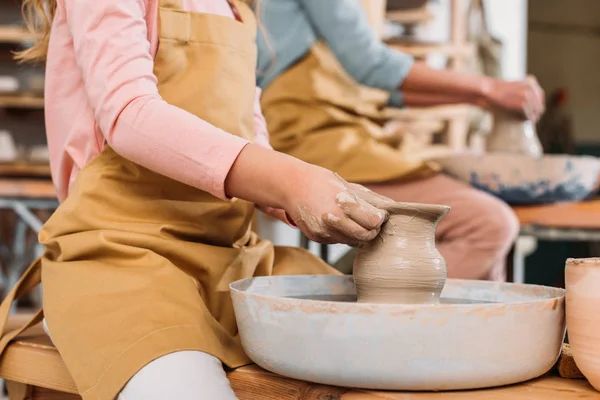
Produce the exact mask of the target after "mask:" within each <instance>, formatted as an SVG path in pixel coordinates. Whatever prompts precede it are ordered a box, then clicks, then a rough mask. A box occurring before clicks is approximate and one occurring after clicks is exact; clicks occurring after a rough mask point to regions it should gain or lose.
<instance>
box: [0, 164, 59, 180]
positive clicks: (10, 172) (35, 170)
mask: <svg viewBox="0 0 600 400" xmlns="http://www.w3.org/2000/svg"><path fill="white" fill-rule="evenodd" d="M0 177H10V178H13V177H37V178H47V179H49V178H50V165H48V164H31V163H0Z"/></svg>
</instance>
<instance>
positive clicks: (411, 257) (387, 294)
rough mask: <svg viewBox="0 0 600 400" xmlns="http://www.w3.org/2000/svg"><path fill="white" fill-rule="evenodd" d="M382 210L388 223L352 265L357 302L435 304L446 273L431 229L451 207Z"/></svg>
mask: <svg viewBox="0 0 600 400" xmlns="http://www.w3.org/2000/svg"><path fill="white" fill-rule="evenodd" d="M384 209H385V210H386V211H387V212H388V213H389V220H388V221H387V222H386V223H385V224H384V225H383V227H382V229H381V232H380V234H379V236H378V237H377V238H376V239H375V240H373V241H371V242H368V243H366V244H364V245H363V246H362V248H361V249H360V251H359V253H358V255H357V257H356V260H355V261H354V281H355V284H356V292H357V296H358V302H360V303H396V304H438V303H439V301H440V293H441V292H442V288H443V287H444V284H445V282H446V277H447V271H446V262H445V260H444V258H443V257H442V256H441V254H440V253H439V251H438V250H437V248H436V247H435V231H436V227H437V224H438V222H439V220H440V219H441V218H442V217H443V216H444V215H446V214H447V213H448V211H449V210H450V207H448V206H442V205H435V204H417V203H393V204H389V205H385V208H384Z"/></svg>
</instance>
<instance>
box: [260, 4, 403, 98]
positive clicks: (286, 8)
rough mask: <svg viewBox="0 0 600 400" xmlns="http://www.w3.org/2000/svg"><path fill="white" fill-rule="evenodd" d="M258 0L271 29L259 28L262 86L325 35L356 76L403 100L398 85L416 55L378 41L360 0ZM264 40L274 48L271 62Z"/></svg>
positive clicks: (328, 42)
mask: <svg viewBox="0 0 600 400" xmlns="http://www.w3.org/2000/svg"><path fill="white" fill-rule="evenodd" d="M260 1H261V2H262V3H261V6H260V8H261V15H259V16H258V17H259V18H260V21H261V23H262V25H263V27H264V29H265V31H266V32H267V38H265V37H264V35H263V34H262V32H260V31H259V34H258V38H257V45H258V72H259V77H258V85H259V86H260V87H262V88H265V87H267V86H268V85H269V83H270V82H271V81H273V80H274V79H275V78H276V77H277V76H278V75H279V74H281V73H282V72H284V71H285V70H287V69H288V68H289V67H290V66H291V65H292V64H294V63H295V62H296V61H297V60H299V59H300V58H302V57H303V56H304V55H305V54H307V53H308V51H309V50H310V49H311V47H312V46H313V44H314V43H315V42H316V41H317V40H321V39H322V40H324V41H325V42H326V43H327V44H328V45H329V48H330V49H331V50H332V51H333V53H334V54H335V55H336V57H337V59H338V60H339V61H340V63H341V64H342V66H343V67H344V69H345V70H346V71H347V72H348V74H349V75H350V76H352V78H354V80H355V81H357V82H359V83H361V84H363V85H365V86H370V87H374V88H378V89H383V90H386V91H388V92H390V93H391V97H390V104H392V105H394V106H397V107H399V106H401V105H402V94H401V93H400V92H399V91H397V88H398V86H400V84H401V83H402V81H403V80H404V78H405V77H406V75H407V74H408V72H409V71H410V69H411V67H412V65H413V58H412V57H411V56H410V55H407V54H404V53H401V52H399V51H396V50H393V49H390V48H389V47H387V46H386V45H385V44H383V43H382V42H381V41H380V40H379V38H378V37H377V35H376V33H375V32H374V30H373V29H372V28H371V26H370V25H369V21H368V19H367V16H366V13H365V12H364V10H363V8H362V5H361V4H360V2H359V1H358V0H260ZM266 41H268V42H269V44H270V46H271V47H272V48H273V50H275V53H276V57H275V65H273V66H272V65H271V64H272V62H273V54H272V53H271V51H270V50H269V47H268V45H267V42H266ZM261 71H262V72H265V71H268V74H261Z"/></svg>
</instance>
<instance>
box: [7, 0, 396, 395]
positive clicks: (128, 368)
mask: <svg viewBox="0 0 600 400" xmlns="http://www.w3.org/2000/svg"><path fill="white" fill-rule="evenodd" d="M25 3H26V4H25V6H26V7H29V9H30V10H32V11H34V17H35V15H36V14H39V15H40V16H42V21H44V19H43V16H45V15H46V14H45V12H48V13H49V15H48V19H47V20H46V21H47V22H49V23H51V33H50V26H42V27H41V30H42V35H41V40H40V41H39V42H38V43H37V45H36V47H34V48H32V49H30V50H29V51H26V52H24V53H22V54H21V55H20V57H21V58H22V59H24V60H29V59H40V58H45V56H46V54H47V85H46V125H47V135H48V144H49V148H50V154H51V166H52V175H53V178H54V182H55V184H56V188H57V192H58V196H59V199H60V200H61V202H62V204H61V206H60V207H59V209H58V210H57V211H56V213H55V214H54V215H53V216H52V218H51V219H50V220H49V221H48V222H47V224H46V225H45V226H44V229H43V231H42V232H41V234H40V241H41V242H42V243H43V244H44V245H45V246H46V249H47V251H46V253H45V255H44V256H43V257H42V259H41V263H36V264H34V265H33V266H32V267H30V269H29V270H28V271H27V272H26V274H25V275H24V277H23V278H22V281H21V282H20V284H19V286H18V287H17V288H15V289H13V291H12V292H11V294H10V295H9V297H8V298H7V299H6V301H5V303H4V305H3V308H6V307H7V304H8V303H9V302H10V301H11V300H12V299H13V298H14V297H15V296H16V295H18V294H20V292H22V291H26V290H27V289H28V288H29V287H31V286H32V285H34V284H35V283H37V280H38V279H39V273H40V272H39V268H40V265H41V275H42V280H43V286H44V315H45V320H44V322H45V326H46V328H47V330H48V332H49V334H50V335H51V338H52V340H53V342H54V344H55V345H56V347H57V348H58V350H59V352H60V354H61V356H62V358H63V360H64V362H65V364H66V366H67V368H68V370H69V372H70V373H71V375H72V377H73V379H74V381H75V383H76V384H77V387H78V389H79V391H80V393H81V394H82V396H83V398H84V399H86V400H88V399H100V400H110V399H114V398H118V399H125V400H138V399H139V400H152V399H167V398H168V399H178V400H185V399H190V400H191V399H194V400H198V399H210V400H214V399H219V400H227V399H234V398H235V395H234V393H233V391H232V390H231V388H230V386H229V382H228V381H227V378H226V376H225V373H224V371H223V367H222V363H224V364H225V365H226V366H228V367H231V368H235V367H238V366H241V365H244V364H247V363H249V362H250V360H249V359H248V357H247V356H246V355H245V354H244V352H243V350H242V347H241V345H240V340H239V337H238V334H237V327H236V321H235V316H234V313H233V309H232V304H231V300H230V296H229V288H228V286H229V284H230V283H231V282H233V281H236V280H238V279H242V278H246V277H251V276H259V275H270V274H331V273H335V271H334V270H333V269H331V268H330V267H329V266H327V265H326V264H325V263H323V262H322V261H320V260H318V259H317V258H314V257H313V256H311V255H310V254H308V253H306V252H304V251H303V250H300V249H291V248H290V249H284V248H273V246H272V244H271V243H269V242H267V241H264V240H261V239H260V238H259V237H257V235H256V234H255V233H253V232H252V231H251V229H250V224H251V220H252V215H253V212H254V209H255V204H256V205H257V206H258V207H259V208H262V209H264V210H266V211H267V212H269V213H270V214H271V215H276V216H278V217H279V218H281V219H282V220H285V221H288V222H289V223H292V224H295V225H297V226H298V227H299V228H300V229H301V230H302V231H303V232H304V233H305V234H306V235H307V236H308V237H310V238H311V239H313V240H317V241H320V242H324V243H347V244H358V243H359V242H361V241H368V240H371V239H373V238H374V237H375V236H376V235H377V233H378V232H379V229H380V226H381V224H382V223H383V222H384V221H385V219H386V214H385V212H384V211H383V210H381V209H379V208H376V207H375V206H374V205H372V204H370V203H369V202H368V201H371V202H374V201H372V200H368V198H367V197H365V194H364V193H363V190H362V189H361V188H358V187H356V186H353V185H348V184H346V182H344V181H343V180H341V179H340V178H338V177H337V176H336V175H334V174H333V173H332V172H330V171H328V170H326V169H323V168H321V167H316V166H313V165H310V164H307V163H304V162H302V161H299V160H297V159H295V158H292V157H290V156H287V155H283V154H280V153H276V152H274V151H272V149H270V148H269V146H268V138H267V132H266V130H265V122H264V120H263V118H262V115H261V113H260V109H259V105H258V94H259V93H258V90H257V89H256V87H255V84H256V77H255V68H256V47H255V35H256V30H255V24H254V23H255V21H254V19H253V15H252V13H251V11H250V9H249V8H248V7H247V6H246V5H244V4H241V3H235V4H234V3H231V2H228V1H227V0H102V1H91V0H90V1H85V0H54V1H49V2H46V1H44V0H26V1H25ZM50 21H51V22H50ZM253 142H254V143H253ZM381 200H383V201H387V199H381ZM376 201H379V200H376ZM41 318H42V317H41V315H38V316H37V318H36V319H34V321H33V323H35V322H38V321H39V320H41ZM7 338H10V337H9V336H5V341H6V339H7Z"/></svg>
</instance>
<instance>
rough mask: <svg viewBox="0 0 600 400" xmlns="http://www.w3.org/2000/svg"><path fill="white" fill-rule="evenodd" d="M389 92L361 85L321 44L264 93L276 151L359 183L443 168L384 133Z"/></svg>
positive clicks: (417, 175) (414, 175) (410, 176)
mask: <svg viewBox="0 0 600 400" xmlns="http://www.w3.org/2000/svg"><path fill="white" fill-rule="evenodd" d="M388 98H389V94H388V93H387V92H384V91H381V90H377V89H373V88H369V87H366V86H362V85H359V84H358V83H356V82H355V81H354V80H353V79H352V78H351V77H350V76H349V75H348V74H347V73H346V71H344V69H343V67H342V66H341V65H340V63H339V62H338V60H337V59H336V58H335V56H334V55H333V53H332V52H331V50H330V49H329V48H328V47H327V45H325V44H324V43H322V42H319V43H317V44H316V45H315V46H313V48H312V49H311V51H310V52H309V53H308V54H307V55H306V56H305V57H304V58H303V59H301V60H300V61H299V62H297V63H296V64H295V65H293V66H292V67H290V68H289V69H288V70H287V71H285V72H284V73H283V74H281V75H280V76H278V77H277V78H276V79H275V80H273V82H271V83H270V84H269V85H268V86H267V87H266V88H265V90H264V91H263V94H262V99H261V105H262V109H263V114H264V116H265V119H266V120H267V124H268V127H269V133H270V135H271V144H272V145H273V147H274V148H275V150H278V151H281V152H283V153H287V154H289V155H292V156H294V157H296V158H299V159H301V160H304V161H306V162H309V163H311V164H316V165H320V166H322V167H325V168H327V169H330V170H332V171H335V172H337V173H338V174H340V175H341V176H342V177H343V178H344V179H346V180H348V181H350V182H356V183H376V182H385V181H390V180H396V179H401V178H402V179H407V180H408V179H418V178H422V177H426V176H429V175H432V174H434V173H436V172H438V171H439V168H438V166H437V165H435V164H434V163H430V162H418V161H410V162H409V161H407V160H404V159H403V156H402V154H401V153H400V151H399V150H397V149H394V148H392V147H391V146H389V145H387V144H385V143H382V142H380V141H378V139H377V138H381V137H383V134H382V129H383V128H382V126H383V123H384V122H385V118H384V116H383V111H384V109H385V108H386V107H387V104H388Z"/></svg>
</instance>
